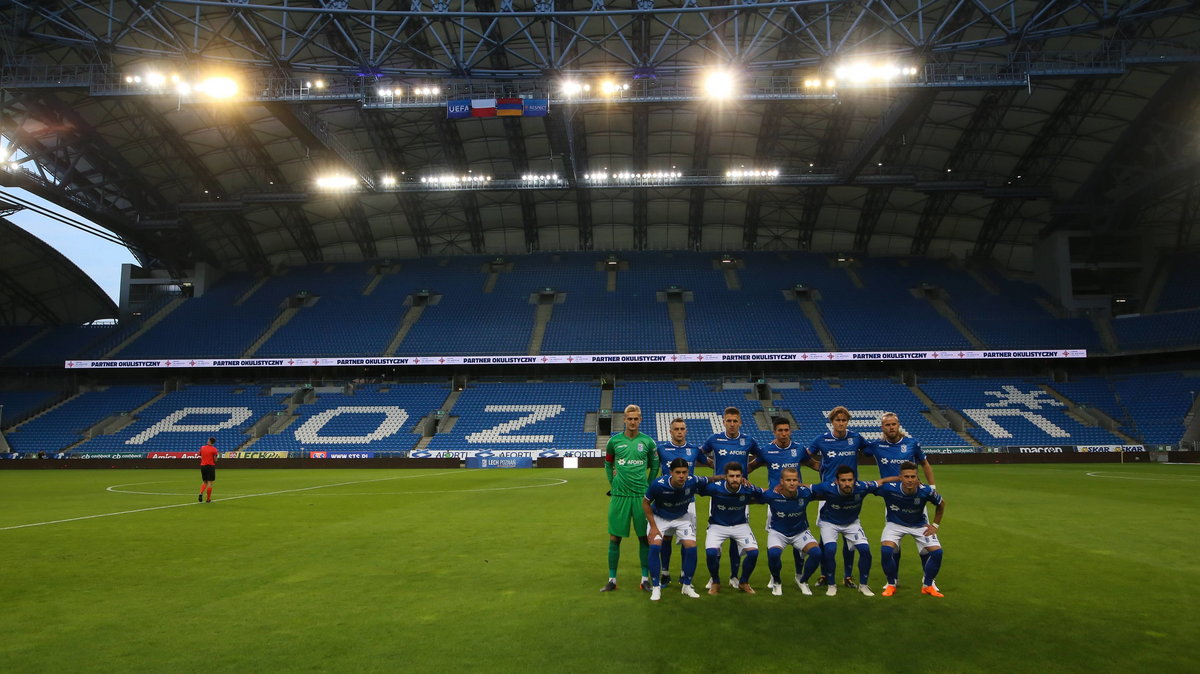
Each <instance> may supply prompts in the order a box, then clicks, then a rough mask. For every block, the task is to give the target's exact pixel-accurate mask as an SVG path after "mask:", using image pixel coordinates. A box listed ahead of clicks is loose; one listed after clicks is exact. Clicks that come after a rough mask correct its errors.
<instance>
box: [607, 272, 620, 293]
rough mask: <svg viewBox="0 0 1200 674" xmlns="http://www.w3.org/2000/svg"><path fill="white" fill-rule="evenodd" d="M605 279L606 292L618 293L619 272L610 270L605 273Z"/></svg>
mask: <svg viewBox="0 0 1200 674" xmlns="http://www.w3.org/2000/svg"><path fill="white" fill-rule="evenodd" d="M605 277H606V278H605V280H604V290H605V291H606V292H610V293H615V292H617V272H616V271H615V270H612V269H610V270H608V271H607V272H605Z"/></svg>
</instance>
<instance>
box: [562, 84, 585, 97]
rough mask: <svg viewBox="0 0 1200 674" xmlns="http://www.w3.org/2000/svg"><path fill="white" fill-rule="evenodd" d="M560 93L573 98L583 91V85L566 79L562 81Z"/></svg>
mask: <svg viewBox="0 0 1200 674" xmlns="http://www.w3.org/2000/svg"><path fill="white" fill-rule="evenodd" d="M562 93H563V96H566V97H567V98H574V97H575V96H578V95H580V94H581V93H583V85H582V84H580V83H579V82H576V81H575V80H567V81H565V82H563V83H562Z"/></svg>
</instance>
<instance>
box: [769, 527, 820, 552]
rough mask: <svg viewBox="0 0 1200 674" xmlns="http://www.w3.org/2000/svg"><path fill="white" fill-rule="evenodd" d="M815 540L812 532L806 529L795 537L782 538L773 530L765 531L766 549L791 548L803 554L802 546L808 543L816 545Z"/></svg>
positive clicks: (782, 536)
mask: <svg viewBox="0 0 1200 674" xmlns="http://www.w3.org/2000/svg"><path fill="white" fill-rule="evenodd" d="M816 542H817V539H816V538H814V537H813V535H812V532H811V531H809V530H808V529H805V530H804V531H801V532H800V533H798V534H796V535H795V536H784V535H783V534H781V533H779V532H778V531H775V530H774V529H767V547H768V548H786V547H787V546H789V545H790V546H792V547H793V548H796V549H797V550H799V551H801V552H803V551H804V546H806V545H808V544H809V543H816Z"/></svg>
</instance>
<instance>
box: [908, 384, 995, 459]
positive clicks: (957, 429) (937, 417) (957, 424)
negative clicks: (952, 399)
mask: <svg viewBox="0 0 1200 674" xmlns="http://www.w3.org/2000/svg"><path fill="white" fill-rule="evenodd" d="M905 386H907V387H908V390H910V391H912V393H913V395H915V396H916V397H917V400H920V401H921V403H922V404H924V405H925V407H926V408H927V409H926V410H925V411H923V412H922V414H923V415H924V416H925V418H926V419H928V420H929V423H931V424H933V426H934V428H949V429H950V430H952V431H954V433H955V435H957V436H958V437H960V438H962V439H963V442H965V443H967V444H968V445H970V446H972V447H982V446H983V443H982V442H980V441H978V440H976V439H975V438H974V436H972V435H971V434H970V433H968V432H967V420H966V418H965V417H963V415H961V414H959V413H958V412H957V411H956V410H951V409H943V408H942V407H940V406H939V405H938V404H937V403H936V402H934V401H933V398H930V397H929V395H928V394H927V393H925V391H923V390H921V387H920V386H918V385H917V384H915V383H912V384H905Z"/></svg>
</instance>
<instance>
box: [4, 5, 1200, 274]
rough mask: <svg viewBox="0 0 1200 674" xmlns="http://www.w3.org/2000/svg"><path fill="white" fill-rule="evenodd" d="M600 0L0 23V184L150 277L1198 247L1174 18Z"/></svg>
mask: <svg viewBox="0 0 1200 674" xmlns="http://www.w3.org/2000/svg"><path fill="white" fill-rule="evenodd" d="M617 4H618V3H608V2H606V1H605V0H460V1H458V2H451V1H450V0H406V1H402V2H390V1H389V2H383V1H374V0H371V1H356V2H351V1H347V0H318V1H316V2H313V3H304V4H303V5H300V4H296V3H280V2H253V1H252V0H251V1H247V0H229V1H227V2H217V1H208V0H163V1H160V2H152V3H148V2H139V1H125V2H123V1H118V2H71V1H66V2H28V1H16V2H5V3H0V26H2V27H0V42H2V45H3V48H2V57H3V65H2V66H0V89H2V91H0V94H2V98H0V124H2V127H0V134H2V135H3V136H5V137H6V138H7V139H8V141H9V142H10V143H12V144H14V145H16V146H18V147H19V149H20V155H21V157H22V159H21V160H20V162H19V163H15V164H8V165H6V167H5V170H4V171H0V180H2V181H3V183H4V184H6V185H11V186H19V187H24V188H26V189H29V190H30V191H32V192H34V193H36V194H38V195H40V196H42V197H45V198H47V199H50V200H52V201H55V202H56V203H58V204H60V205H62V206H64V207H66V208H68V209H70V210H72V211H74V212H76V213H78V214H80V215H82V216H85V217H87V218H90V219H91V220H92V221H94V222H96V223H98V224H100V225H102V226H104V227H106V228H108V229H110V230H111V231H113V232H115V233H117V234H118V235H119V236H120V237H121V238H122V239H123V240H124V241H125V242H126V243H127V244H128V245H129V246H130V247H131V249H132V250H133V251H134V252H135V254H136V255H138V256H139V259H140V260H141V261H142V262H143V263H144V264H146V265H147V266H150V267H159V268H164V269H168V270H176V271H182V270H185V269H187V268H189V267H190V266H191V265H192V264H194V263H195V262H197V261H206V262H209V263H212V264H215V265H217V266H219V267H222V268H225V269H248V270H266V269H269V268H271V267H273V266H276V265H279V264H301V263H312V262H320V261H326V262H339V261H354V260H360V259H376V258H392V257H411V256H417V255H444V254H469V253H476V254H488V255H504V254H515V253H524V252H535V251H550V250H622V249H691V250H712V251H716V252H724V251H734V250H746V249H756V250H772V249H779V250H811V251H829V252H837V253H851V254H853V253H866V254H872V255H907V254H915V255H935V256H949V255H954V256H959V257H980V258H990V259H992V260H994V261H995V262H996V263H998V264H999V265H1001V266H1004V267H1008V268H1012V269H1018V270H1029V269H1031V268H1032V265H1033V255H1032V248H1033V244H1034V243H1035V242H1036V241H1037V240H1038V238H1039V237H1040V236H1042V235H1043V234H1044V233H1045V232H1047V231H1053V230H1086V231H1090V232H1094V233H1130V232H1136V233H1138V235H1139V236H1140V237H1142V238H1144V239H1145V240H1146V241H1149V242H1150V243H1151V244H1153V245H1155V246H1159V247H1163V248H1174V247H1180V246H1186V245H1188V244H1192V243H1195V237H1196V233H1195V232H1194V231H1193V229H1194V228H1193V224H1194V223H1195V221H1196V220H1197V216H1198V214H1200V181H1198V180H1197V178H1198V174H1197V168H1198V167H1197V164H1198V162H1200V142H1198V141H1200V135H1198V133H1197V130H1198V129H1200V126H1198V125H1197V117H1198V113H1200V13H1198V12H1197V9H1196V5H1195V3H1194V2H1191V1H1184V0H1146V1H1130V2H1104V1H1101V0H1073V1H1072V0H1044V1H1020V0H996V1H995V2H978V1H967V0H962V1H956V0H947V1H938V0H903V1H893V2H882V1H878V0H854V1H838V0H828V1H826V2H812V1H797V2H756V1H755V0H740V1H737V2H731V1H730V0H712V1H711V2H709V3H707V4H705V3H700V2H696V1H695V0H669V1H664V0H633V1H632V2H624V3H619V4H620V6H617ZM713 73H721V76H722V77H724V78H725V79H720V80H712V79H707V80H706V78H710V77H711V76H712V75H713ZM706 81H707V82H708V84H709V85H713V84H715V85H716V89H715V90H713V88H712V86H710V87H709V89H708V90H707V91H706V90H705V87H704V84H705V82H706ZM217 94H223V95H225V96H227V97H226V98H224V99H222V100H217V99H216V98H213V97H212V96H215V95H217ZM504 98H510V99H511V98H520V99H522V101H521V103H522V104H523V103H524V102H527V101H540V100H545V101H547V102H548V107H549V114H547V115H546V116H541V117H535V116H524V115H521V116H496V117H491V116H489V117H469V118H467V119H450V118H449V117H448V110H449V108H448V105H447V102H448V101H464V100H473V101H475V104H474V105H473V106H469V107H472V109H477V110H478V111H479V114H490V113H488V112H487V110H488V107H487V103H486V102H484V101H495V100H497V99H504ZM493 105H495V104H494V103H493ZM516 107H517V109H518V110H519V109H521V104H518V105H517V106H516ZM14 156H16V155H14ZM321 179H325V180H327V181H329V180H332V181H333V182H332V183H331V182H324V183H321V184H318V180H321ZM338 181H341V182H338ZM330 184H335V185H340V186H341V189H340V190H334V189H328V187H323V185H324V186H328V185H330Z"/></svg>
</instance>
